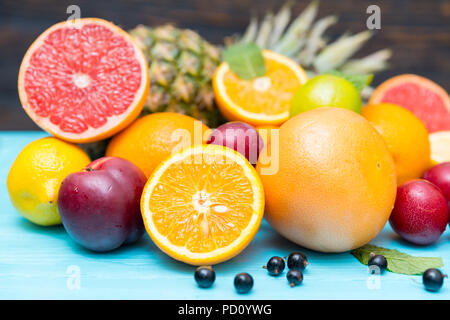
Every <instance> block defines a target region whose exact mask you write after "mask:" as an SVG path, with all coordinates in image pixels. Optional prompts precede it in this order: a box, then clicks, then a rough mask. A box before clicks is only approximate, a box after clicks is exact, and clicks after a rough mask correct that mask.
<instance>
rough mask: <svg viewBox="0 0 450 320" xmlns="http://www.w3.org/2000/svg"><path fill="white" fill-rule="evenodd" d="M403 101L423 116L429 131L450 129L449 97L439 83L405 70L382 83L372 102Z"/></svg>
mask: <svg viewBox="0 0 450 320" xmlns="http://www.w3.org/2000/svg"><path fill="white" fill-rule="evenodd" d="M382 102H388V103H394V104H397V105H400V106H402V107H404V108H406V109H408V110H409V111H411V112H412V113H414V114H415V115H416V116H417V117H418V118H419V119H421V120H422V121H423V122H424V123H425V126H426V127H427V129H428V131H429V132H430V133H431V132H436V131H443V130H450V98H449V96H448V94H447V92H446V91H445V90H444V89H443V88H442V87H441V86H439V85H438V84H437V83H435V82H433V81H431V80H429V79H427V78H424V77H421V76H418V75H415V74H402V75H399V76H395V77H393V78H390V79H388V80H386V81H385V82H383V83H382V84H380V85H379V86H378V87H377V88H376V90H375V91H374V93H373V94H372V96H371V98H370V100H369V104H371V105H375V104H380V103H382Z"/></svg>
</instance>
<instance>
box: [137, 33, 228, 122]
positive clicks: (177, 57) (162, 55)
mask: <svg viewBox="0 0 450 320" xmlns="http://www.w3.org/2000/svg"><path fill="white" fill-rule="evenodd" d="M130 34H131V35H132V36H133V37H134V39H135V40H136V42H137V44H138V45H139V46H140V47H141V49H142V50H143V52H144V54H145V56H146V57H147V59H148V62H149V68H150V83H151V87H150V93H149V96H148V99H147V103H146V105H145V108H144V114H147V113H150V112H161V111H172V112H179V113H183V114H186V115H189V116H192V117H194V118H197V119H199V120H202V121H203V122H205V123H206V124H208V125H209V126H210V127H216V126H218V125H219V124H221V123H222V122H223V121H224V119H223V118H222V116H221V114H220V112H219V110H218V109H217V108H216V106H215V104H214V95H213V90H212V85H211V79H212V77H213V75H214V71H215V69H216V67H217V66H218V65H219V63H220V50H219V48H218V47H215V46H213V45H212V44H210V43H209V42H207V41H206V40H204V39H203V38H202V37H200V36H199V35H198V34H197V33H195V32H194V31H192V30H188V29H185V30H181V29H177V28H175V27H173V26H172V25H165V26H159V27H156V28H149V27H146V26H143V25H139V26H137V27H136V28H135V29H133V30H131V31H130Z"/></svg>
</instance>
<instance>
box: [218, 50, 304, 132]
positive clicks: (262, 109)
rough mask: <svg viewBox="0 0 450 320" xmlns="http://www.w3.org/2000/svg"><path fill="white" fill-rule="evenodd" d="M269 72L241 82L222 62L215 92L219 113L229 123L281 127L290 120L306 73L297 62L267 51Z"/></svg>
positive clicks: (265, 51) (265, 57)
mask: <svg viewBox="0 0 450 320" xmlns="http://www.w3.org/2000/svg"><path fill="white" fill-rule="evenodd" d="M263 55H264V60H265V62H266V67H267V73H266V75H265V76H263V77H259V78H255V79H252V80H242V79H240V78H239V77H238V76H237V75H236V74H235V73H234V72H232V71H231V70H230V69H229V67H228V64H227V63H226V62H223V63H222V64H221V65H220V66H219V67H218V68H217V70H216V72H215V74H214V77H213V89H214V95H215V99H216V102H217V104H218V106H219V108H220V111H221V112H222V113H223V115H224V116H225V117H226V118H227V119H228V120H237V121H244V122H247V123H249V124H251V125H254V126H260V125H275V126H278V125H281V124H282V123H283V122H285V121H286V120H287V119H288V118H289V108H290V105H291V100H292V98H293V96H294V94H295V93H296V92H297V90H298V89H299V88H300V87H301V86H302V85H303V84H304V83H305V82H306V81H308V76H307V75H306V72H305V71H304V70H303V69H302V68H301V67H300V65H298V64H297V63H296V62H295V61H293V60H291V59H290V58H288V57H286V56H283V55H281V54H278V53H275V52H272V51H269V50H264V51H263Z"/></svg>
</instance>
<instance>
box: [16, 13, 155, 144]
mask: <svg viewBox="0 0 450 320" xmlns="http://www.w3.org/2000/svg"><path fill="white" fill-rule="evenodd" d="M148 72H149V71H148V66H147V62H146V59H145V57H144V54H143V53H142V51H141V50H140V49H139V47H138V46H137V45H136V44H135V43H134V40H133V39H132V38H131V36H129V35H128V33H126V32H125V31H124V30H122V29H121V28H119V27H118V26H116V25H114V24H113V23H111V22H108V21H105V20H102V19H97V18H83V19H78V20H75V21H67V22H61V23H58V24H55V25H53V26H52V27H50V28H49V29H47V30H46V31H45V32H44V33H42V34H41V35H40V36H39V37H38V38H37V39H36V40H35V41H34V43H33V44H32V45H31V47H30V48H29V49H28V51H27V53H26V54H25V57H24V58H23V61H22V65H21V66H20V71H19V82H18V89H19V96H20V101H21V103H22V106H23V108H24V109H25V111H26V112H27V114H28V115H29V116H30V117H31V119H33V121H34V122H36V124H38V125H39V126H40V127H41V128H42V129H44V130H46V131H48V132H50V133H51V134H53V135H55V136H57V137H59V138H61V139H64V140H67V141H71V142H77V143H84V142H92V141H97V140H101V139H104V138H107V137H110V136H112V135H114V134H115V133H117V132H119V131H120V130H122V129H124V128H125V127H127V126H128V125H129V124H130V123H131V122H132V121H133V120H135V119H136V118H137V117H138V116H139V114H140V113H141V111H142V108H143V107H144V104H145V99H146V97H147V94H148V90H149V81H150V80H149V73H148Z"/></svg>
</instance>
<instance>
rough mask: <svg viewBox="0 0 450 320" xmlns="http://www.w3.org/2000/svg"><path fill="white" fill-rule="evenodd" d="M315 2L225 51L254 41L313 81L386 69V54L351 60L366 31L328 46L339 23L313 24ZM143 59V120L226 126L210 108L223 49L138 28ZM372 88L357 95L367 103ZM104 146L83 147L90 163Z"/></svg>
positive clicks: (192, 36) (236, 39) (255, 27)
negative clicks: (156, 115) (159, 116)
mask: <svg viewBox="0 0 450 320" xmlns="http://www.w3.org/2000/svg"><path fill="white" fill-rule="evenodd" d="M318 7H319V1H318V0H313V1H312V2H311V3H310V4H309V5H308V6H307V7H306V8H305V9H304V10H303V12H301V13H300V15H299V16H297V17H296V18H295V19H294V20H293V21H292V22H291V13H292V12H291V11H292V10H291V2H287V3H286V4H285V5H284V6H282V8H281V9H280V10H279V11H278V12H277V13H276V14H273V13H272V12H269V13H267V14H266V15H265V17H264V18H263V20H262V21H261V23H259V22H258V20H257V19H256V18H255V17H252V18H251V19H250V24H249V26H248V27H247V29H246V31H245V32H244V34H243V35H234V36H231V37H228V38H226V39H225V46H230V45H232V44H235V43H248V42H254V43H256V44H257V45H259V46H260V47H261V48H263V49H269V50H272V51H276V52H278V53H281V54H283V55H286V56H288V57H290V58H292V59H294V60H295V61H297V62H298V63H299V64H300V65H301V66H302V67H303V68H304V69H305V70H306V72H307V73H308V74H309V75H310V76H311V77H312V76H314V75H316V74H320V73H323V72H326V71H329V70H339V71H341V72H343V73H348V74H367V73H376V72H379V71H381V70H384V69H386V68H387V67H388V64H387V60H389V58H390V56H391V51H390V50H389V49H382V50H379V51H377V52H375V53H372V54H370V55H368V56H367V57H363V58H359V59H352V57H353V55H354V54H355V53H356V52H357V51H358V50H359V49H360V48H361V47H362V46H363V45H364V43H366V42H367V41H368V40H369V39H370V38H371V36H372V33H371V32H370V31H363V32H360V33H357V34H354V35H352V34H350V33H344V34H342V35H341V36H340V37H338V38H337V39H336V40H335V41H333V42H331V43H330V42H329V39H328V38H327V37H326V36H325V31H326V30H327V29H328V28H329V27H331V26H332V25H334V24H336V23H337V22H338V19H337V17H336V16H327V17H324V18H321V19H318V20H317V21H315V20H316V17H317V13H318ZM130 34H131V35H132V36H133V37H134V39H135V40H136V42H137V43H138V45H139V46H140V47H141V49H142V50H143V52H144V54H145V55H146V57H147V59H148V62H149V68H150V78H151V79H150V80H151V87H150V93H149V96H148V99H147V103H146V105H145V108H144V111H143V113H142V114H143V115H145V114H148V113H152V112H162V111H173V112H179V113H183V114H186V115H189V116H192V117H194V118H197V119H199V120H202V121H203V122H204V123H206V124H207V125H208V126H209V127H212V128H214V127H217V126H218V125H220V124H221V123H223V122H225V119H224V118H223V117H222V115H221V114H220V112H219V110H218V108H217V107H216V105H215V103H214V94H213V90H212V84H211V81H212V76H213V74H214V71H215V69H216V67H217V66H218V65H219V64H220V62H221V59H220V55H221V49H222V47H219V46H214V45H212V44H210V43H209V42H208V41H206V40H205V39H203V38H202V37H201V36H200V35H199V34H198V33H196V32H194V31H192V30H189V29H178V28H175V27H174V26H172V25H163V26H157V27H154V28H152V27H147V26H143V25H139V26H137V27H136V28H135V29H133V30H131V31H130ZM371 91H372V89H371V88H370V87H366V88H365V89H364V90H363V92H362V93H361V95H362V98H363V99H364V100H367V99H368V97H369V96H370V94H371ZM106 144H107V141H105V140H104V141H99V142H95V143H92V144H88V145H84V146H83V147H84V148H85V149H87V150H88V151H89V153H90V155H92V156H93V158H98V157H99V156H101V155H102V154H103V153H104V150H105V147H106Z"/></svg>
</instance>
